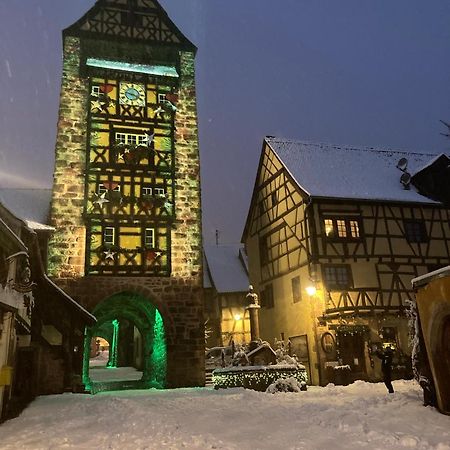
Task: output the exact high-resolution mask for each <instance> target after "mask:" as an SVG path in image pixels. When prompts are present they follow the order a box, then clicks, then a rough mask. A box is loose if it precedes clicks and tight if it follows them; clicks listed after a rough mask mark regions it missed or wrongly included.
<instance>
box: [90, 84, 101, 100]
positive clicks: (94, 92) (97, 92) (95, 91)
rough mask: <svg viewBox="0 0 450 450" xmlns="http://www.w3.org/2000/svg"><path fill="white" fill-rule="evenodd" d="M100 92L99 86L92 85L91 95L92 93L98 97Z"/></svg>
mask: <svg viewBox="0 0 450 450" xmlns="http://www.w3.org/2000/svg"><path fill="white" fill-rule="evenodd" d="M100 94H101V92H100V86H92V88H91V95H93V96H94V97H98V96H99V95H100Z"/></svg>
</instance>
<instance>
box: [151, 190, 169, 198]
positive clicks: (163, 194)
mask: <svg viewBox="0 0 450 450" xmlns="http://www.w3.org/2000/svg"><path fill="white" fill-rule="evenodd" d="M154 193H155V195H159V196H161V197H164V196H165V195H166V190H165V189H164V188H155V189H154Z"/></svg>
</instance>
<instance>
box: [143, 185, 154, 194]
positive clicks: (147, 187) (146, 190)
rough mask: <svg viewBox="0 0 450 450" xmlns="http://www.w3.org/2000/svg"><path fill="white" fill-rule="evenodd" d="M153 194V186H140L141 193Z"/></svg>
mask: <svg viewBox="0 0 450 450" xmlns="http://www.w3.org/2000/svg"><path fill="white" fill-rule="evenodd" d="M152 194H153V188H151V187H150V186H142V189H141V195H152Z"/></svg>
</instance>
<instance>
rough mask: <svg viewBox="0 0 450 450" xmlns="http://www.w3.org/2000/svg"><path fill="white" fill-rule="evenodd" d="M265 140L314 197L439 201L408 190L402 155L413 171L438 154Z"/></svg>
mask: <svg viewBox="0 0 450 450" xmlns="http://www.w3.org/2000/svg"><path fill="white" fill-rule="evenodd" d="M266 142H267V144H268V145H269V146H270V148H271V149H272V150H273V151H274V152H275V154H276V155H277V156H278V158H279V159H280V161H281V162H282V164H283V165H284V166H285V168H286V169H287V170H288V172H289V173H290V174H291V176H292V177H293V178H294V180H295V181H296V182H297V184H298V185H299V187H300V188H301V189H302V190H303V191H304V192H305V193H306V194H308V195H310V196H311V197H320V198H340V199H355V200H384V201H393V202H413V203H428V204H439V203H438V202H435V201H433V200H431V199H429V198H427V197H424V196H422V195H420V194H419V193H418V192H417V191H416V190H415V188H414V186H410V189H409V190H408V189H404V188H403V185H402V184H401V183H400V177H401V175H402V172H401V171H400V170H399V169H398V168H397V163H398V162H399V160H400V159H401V158H406V159H407V160H408V167H407V171H408V172H409V173H410V174H414V173H415V172H416V171H417V170H419V169H420V168H422V167H424V166H425V165H427V164H429V162H430V161H431V160H433V159H435V158H436V153H431V152H421V153H419V152H412V151H398V150H390V149H382V148H371V147H354V146H348V145H335V144H322V143H312V142H301V141H294V140H288V139H280V138H274V137H266Z"/></svg>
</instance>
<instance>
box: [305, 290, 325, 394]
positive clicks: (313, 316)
mask: <svg viewBox="0 0 450 450" xmlns="http://www.w3.org/2000/svg"><path fill="white" fill-rule="evenodd" d="M305 290H306V293H307V294H308V296H309V299H310V308H311V319H312V328H313V333H314V341H315V342H314V344H315V347H316V358H317V371H318V375H319V383H318V384H319V385H320V383H321V382H322V361H321V356H320V349H319V336H318V333H317V317H318V315H317V305H316V303H317V300H318V298H317V288H316V286H315V283H314V284H311V285H309V286H308V287H306V289H305Z"/></svg>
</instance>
